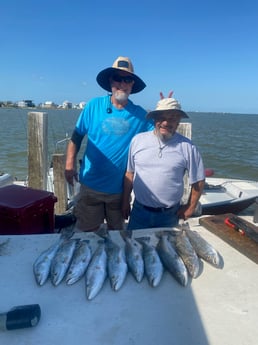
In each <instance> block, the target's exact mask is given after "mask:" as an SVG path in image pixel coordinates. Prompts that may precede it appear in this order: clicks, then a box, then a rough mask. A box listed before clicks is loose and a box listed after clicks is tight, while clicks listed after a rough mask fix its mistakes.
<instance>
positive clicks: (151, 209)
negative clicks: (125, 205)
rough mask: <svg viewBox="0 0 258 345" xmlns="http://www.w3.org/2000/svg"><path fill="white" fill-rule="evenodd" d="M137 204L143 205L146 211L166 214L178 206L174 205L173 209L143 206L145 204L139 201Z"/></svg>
mask: <svg viewBox="0 0 258 345" xmlns="http://www.w3.org/2000/svg"><path fill="white" fill-rule="evenodd" d="M137 203H138V204H139V205H141V206H142V207H143V208H144V209H145V210H148V211H150V212H165V211H169V210H171V209H172V208H174V207H175V206H176V205H174V206H171V207H151V206H146V205H143V204H141V203H139V202H138V201H137Z"/></svg>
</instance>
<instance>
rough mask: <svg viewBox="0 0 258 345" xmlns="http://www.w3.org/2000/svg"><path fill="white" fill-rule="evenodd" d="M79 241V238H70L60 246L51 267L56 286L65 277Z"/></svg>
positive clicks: (53, 282)
mask: <svg viewBox="0 0 258 345" xmlns="http://www.w3.org/2000/svg"><path fill="white" fill-rule="evenodd" d="M78 242H79V239H69V240H67V241H64V242H63V243H62V244H61V245H60V247H59V248H58V250H57V252H56V255H55V256H54V258H53V260H52V263H51V267H50V278H51V282H52V284H53V285H54V286H57V285H59V284H60V283H61V281H62V280H63V279H64V277H65V275H66V272H67V270H68V268H69V266H70V263H71V260H72V258H73V254H74V252H75V250H76V248H77V245H78Z"/></svg>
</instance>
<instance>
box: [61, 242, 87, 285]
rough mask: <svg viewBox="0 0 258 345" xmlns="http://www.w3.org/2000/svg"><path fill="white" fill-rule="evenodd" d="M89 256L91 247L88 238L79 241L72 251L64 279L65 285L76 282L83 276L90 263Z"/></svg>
mask: <svg viewBox="0 0 258 345" xmlns="http://www.w3.org/2000/svg"><path fill="white" fill-rule="evenodd" d="M91 256H92V249H91V246H90V245H89V240H82V241H80V242H79V244H78V246H77V248H76V250H75V252H74V255H73V258H72V261H71V264H70V267H69V269H68V272H67V274H66V278H65V281H66V284H67V285H72V284H74V283H76V282H77V281H78V280H80V279H81V278H82V277H83V276H84V274H85V272H86V270H87V267H88V265H89V263H90V259H91Z"/></svg>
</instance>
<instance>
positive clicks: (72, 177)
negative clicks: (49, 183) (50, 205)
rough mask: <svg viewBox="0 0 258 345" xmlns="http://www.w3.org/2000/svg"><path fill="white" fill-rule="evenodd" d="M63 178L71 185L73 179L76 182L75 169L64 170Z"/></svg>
mask: <svg viewBox="0 0 258 345" xmlns="http://www.w3.org/2000/svg"><path fill="white" fill-rule="evenodd" d="M65 179H66V181H67V182H68V183H69V184H70V185H71V186H73V185H74V183H73V182H74V180H75V181H77V182H78V174H77V171H76V170H74V169H71V170H67V169H66V170H65Z"/></svg>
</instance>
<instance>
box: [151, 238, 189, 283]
mask: <svg viewBox="0 0 258 345" xmlns="http://www.w3.org/2000/svg"><path fill="white" fill-rule="evenodd" d="M157 251H158V253H159V256H160V259H161V261H162V263H163V265H164V266H165V268H166V269H167V270H168V271H169V273H170V274H171V275H172V276H173V277H174V278H175V279H176V280H177V282H178V283H180V284H181V285H182V286H186V285H187V282H188V272H187V269H186V267H185V264H184V262H183V260H182V259H181V257H180V256H179V255H178V253H177V252H176V250H175V248H174V246H173V244H172V243H171V242H170V241H169V239H168V236H167V235H161V236H160V238H159V241H158V244H157Z"/></svg>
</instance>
